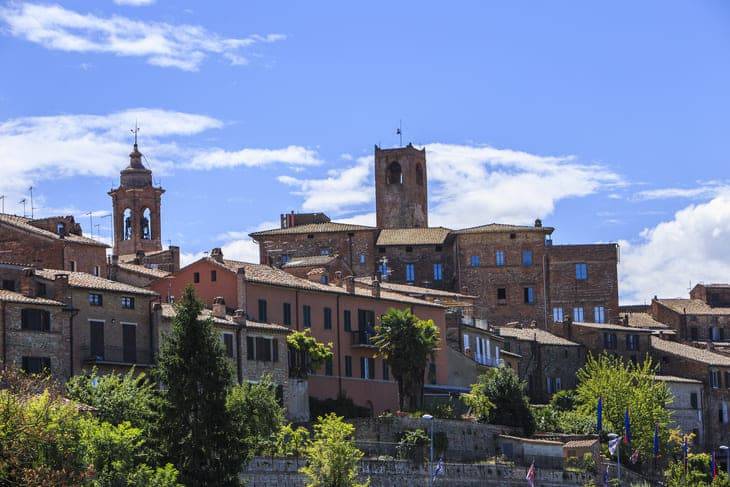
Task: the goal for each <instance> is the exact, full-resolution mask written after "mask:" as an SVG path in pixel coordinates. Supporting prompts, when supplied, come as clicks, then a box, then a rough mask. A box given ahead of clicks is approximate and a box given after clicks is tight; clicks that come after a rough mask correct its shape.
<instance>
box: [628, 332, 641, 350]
mask: <svg viewBox="0 0 730 487" xmlns="http://www.w3.org/2000/svg"><path fill="white" fill-rule="evenodd" d="M638 349H639V335H626V350H638Z"/></svg>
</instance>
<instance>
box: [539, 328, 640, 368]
mask: <svg viewBox="0 0 730 487" xmlns="http://www.w3.org/2000/svg"><path fill="white" fill-rule="evenodd" d="M550 331H551V332H553V333H555V334H556V335H559V336H562V337H563V338H567V339H568V340H571V341H574V342H576V343H580V344H581V345H583V347H585V349H586V351H588V352H590V353H591V354H593V356H598V355H601V354H603V353H608V354H611V355H616V356H619V357H621V358H622V359H623V360H624V361H626V362H629V361H631V362H634V363H638V362H643V361H644V359H645V358H646V356H647V355H648V354H649V352H650V349H651V346H650V337H651V336H652V334H653V332H652V330H649V329H645V328H635V327H631V326H623V325H614V324H610V323H571V322H570V320H566V321H565V322H563V323H553V324H552V325H550Z"/></svg>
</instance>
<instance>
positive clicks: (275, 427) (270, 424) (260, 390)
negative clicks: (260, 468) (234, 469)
mask: <svg viewBox="0 0 730 487" xmlns="http://www.w3.org/2000/svg"><path fill="white" fill-rule="evenodd" d="M226 407H227V408H228V411H229V412H230V414H231V417H232V420H233V428H234V430H233V431H232V432H231V434H232V435H233V436H235V437H236V438H238V439H239V440H241V441H242V442H243V449H244V450H245V451H246V452H247V454H248V456H249V457H250V456H251V455H258V454H261V453H262V452H263V451H265V450H267V449H269V447H270V445H271V444H272V443H273V441H274V435H275V434H276V432H277V431H279V429H281V427H282V425H283V424H284V408H283V407H281V406H279V403H278V401H277V400H276V388H275V386H274V384H273V383H272V382H271V378H269V377H264V378H263V379H262V380H261V381H260V382H258V383H256V384H251V383H245V384H241V385H237V386H235V387H234V388H233V389H231V392H230V393H229V394H228V402H227V404H226Z"/></svg>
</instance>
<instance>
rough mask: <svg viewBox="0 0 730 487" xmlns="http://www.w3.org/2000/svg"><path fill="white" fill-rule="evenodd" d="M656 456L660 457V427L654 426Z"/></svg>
mask: <svg viewBox="0 0 730 487" xmlns="http://www.w3.org/2000/svg"><path fill="white" fill-rule="evenodd" d="M654 456H655V457H658V456H659V425H658V424H655V425H654Z"/></svg>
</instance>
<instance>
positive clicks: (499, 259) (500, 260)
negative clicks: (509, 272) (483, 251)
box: [494, 250, 504, 267]
mask: <svg viewBox="0 0 730 487" xmlns="http://www.w3.org/2000/svg"><path fill="white" fill-rule="evenodd" d="M494 258H495V261H496V264H497V266H498V267H504V250H497V251H496V252H495V253H494Z"/></svg>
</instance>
